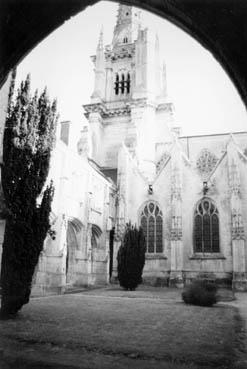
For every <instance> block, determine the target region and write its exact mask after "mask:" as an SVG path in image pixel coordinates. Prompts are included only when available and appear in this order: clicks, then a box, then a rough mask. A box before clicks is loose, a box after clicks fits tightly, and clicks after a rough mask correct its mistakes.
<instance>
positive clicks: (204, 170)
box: [196, 149, 218, 178]
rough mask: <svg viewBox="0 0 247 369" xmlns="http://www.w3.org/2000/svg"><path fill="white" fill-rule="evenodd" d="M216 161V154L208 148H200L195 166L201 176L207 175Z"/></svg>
mask: <svg viewBox="0 0 247 369" xmlns="http://www.w3.org/2000/svg"><path fill="white" fill-rule="evenodd" d="M217 161H218V159H217V157H216V155H214V154H213V153H212V152H210V151H209V150H208V149H202V151H201V153H200V155H199V157H198V159H197V162H196V166H197V169H198V171H199V173H200V174H201V176H202V177H203V178H205V177H207V175H208V174H209V173H210V172H211V171H212V170H213V168H214V167H215V165H216V163H217Z"/></svg>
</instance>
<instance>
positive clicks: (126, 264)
mask: <svg viewBox="0 0 247 369" xmlns="http://www.w3.org/2000/svg"><path fill="white" fill-rule="evenodd" d="M145 252H146V241H145V236H144V233H143V230H142V228H139V229H137V228H136V227H133V226H132V225H131V224H130V223H129V224H127V225H126V228H125V232H124V235H123V239H122V243H121V246H120V248H119V250H118V254H117V261H118V266H117V268H118V280H119V284H120V286H121V287H123V288H125V289H126V290H135V289H136V287H137V286H138V285H139V284H140V283H142V272H143V267H144V265H145Z"/></svg>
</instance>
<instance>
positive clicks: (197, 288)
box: [182, 279, 217, 306]
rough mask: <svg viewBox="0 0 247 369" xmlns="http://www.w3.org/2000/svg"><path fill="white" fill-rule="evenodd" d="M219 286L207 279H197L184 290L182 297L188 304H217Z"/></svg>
mask: <svg viewBox="0 0 247 369" xmlns="http://www.w3.org/2000/svg"><path fill="white" fill-rule="evenodd" d="M216 292H217V287H216V285H215V284H214V283H212V282H209V281H207V280H205V279H204V280H203V279H202V280H195V281H193V282H192V283H191V284H190V285H188V286H187V287H186V288H185V290H184V291H183V292H182V299H183V301H184V302H185V303H186V304H191V305H199V306H212V305H214V304H216V302H217V300H216Z"/></svg>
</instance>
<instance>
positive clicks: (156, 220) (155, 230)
mask: <svg viewBox="0 0 247 369" xmlns="http://www.w3.org/2000/svg"><path fill="white" fill-rule="evenodd" d="M140 225H141V227H142V229H143V232H144V234H145V238H146V249H147V253H161V252H163V214H162V211H161V210H160V208H159V206H158V205H157V204H156V203H155V202H152V201H150V202H148V203H147V204H146V205H145V206H144V208H143V210H142V211H141V214H140Z"/></svg>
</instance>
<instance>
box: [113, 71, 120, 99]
mask: <svg viewBox="0 0 247 369" xmlns="http://www.w3.org/2000/svg"><path fill="white" fill-rule="evenodd" d="M114 90H115V94H116V95H118V92H119V75H118V73H116V79H115V87H114Z"/></svg>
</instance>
